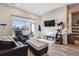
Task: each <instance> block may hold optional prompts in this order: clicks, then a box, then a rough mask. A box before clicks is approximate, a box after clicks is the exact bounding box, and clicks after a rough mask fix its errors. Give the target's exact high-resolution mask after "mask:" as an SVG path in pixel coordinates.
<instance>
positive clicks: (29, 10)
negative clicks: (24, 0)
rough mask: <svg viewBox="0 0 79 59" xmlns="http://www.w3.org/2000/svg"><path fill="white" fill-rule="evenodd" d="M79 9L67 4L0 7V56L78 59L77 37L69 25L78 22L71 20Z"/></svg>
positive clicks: (4, 4)
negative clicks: (69, 58) (68, 58)
mask: <svg viewBox="0 0 79 59" xmlns="http://www.w3.org/2000/svg"><path fill="white" fill-rule="evenodd" d="M76 6H77V7H76ZM78 6H79V4H70V3H33V4H32V3H2V4H0V16H1V17H0V41H1V43H0V44H1V47H0V49H1V53H0V55H2V56H3V55H5V56H10V55H11V56H16V55H17V56H74V55H76V56H78V55H79V52H77V51H79V50H78V48H79V42H78V37H79V36H78V32H77V33H76V32H73V31H72V23H73V24H75V23H77V21H76V22H75V23H74V22H72V18H71V16H72V13H75V12H78V9H75V8H78ZM71 12H72V13H71ZM74 17H75V16H74ZM73 19H74V18H73ZM75 26H77V27H78V25H73V27H75ZM75 34H77V35H76V36H75ZM71 37H73V38H71ZM75 37H76V38H77V43H76V42H75V39H76V38H75ZM74 38H75V39H74ZM9 41H10V42H9ZM7 42H8V43H7ZM8 44H9V45H8ZM10 45H12V46H10ZM3 47H4V48H3ZM60 51H61V52H60ZM73 51H74V52H73Z"/></svg>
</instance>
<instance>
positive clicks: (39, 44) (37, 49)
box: [27, 40, 48, 55]
mask: <svg viewBox="0 0 79 59" xmlns="http://www.w3.org/2000/svg"><path fill="white" fill-rule="evenodd" d="M27 43H28V45H29V46H30V47H29V48H30V49H31V50H32V52H33V53H35V54H36V55H42V54H44V53H47V51H48V44H47V43H46V42H43V41H39V40H27Z"/></svg>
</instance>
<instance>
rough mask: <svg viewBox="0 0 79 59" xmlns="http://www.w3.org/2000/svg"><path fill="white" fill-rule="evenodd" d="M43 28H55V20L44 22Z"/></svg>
mask: <svg viewBox="0 0 79 59" xmlns="http://www.w3.org/2000/svg"><path fill="white" fill-rule="evenodd" d="M44 26H45V27H52V26H55V20H48V21H44Z"/></svg>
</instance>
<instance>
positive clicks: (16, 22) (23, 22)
mask: <svg viewBox="0 0 79 59" xmlns="http://www.w3.org/2000/svg"><path fill="white" fill-rule="evenodd" d="M12 30H13V32H14V31H15V30H17V31H18V30H21V31H22V33H23V35H34V34H35V24H34V21H33V20H31V19H25V18H20V17H12Z"/></svg>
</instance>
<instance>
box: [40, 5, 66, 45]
mask: <svg viewBox="0 0 79 59" xmlns="http://www.w3.org/2000/svg"><path fill="white" fill-rule="evenodd" d="M41 19H42V22H41V27H42V33H43V34H45V33H47V34H48V33H49V32H54V33H55V32H56V29H57V23H59V22H61V21H63V22H64V24H65V28H66V29H67V8H66V6H65V7H62V8H59V9H57V10H54V11H52V12H50V13H48V14H46V15H44V16H43V17H42V18H41ZM45 20H55V22H56V26H55V27H44V21H45ZM66 32H67V31H66ZM63 43H64V44H67V35H65V37H64V41H63Z"/></svg>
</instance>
